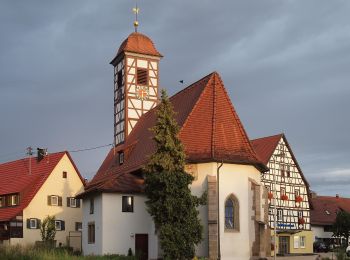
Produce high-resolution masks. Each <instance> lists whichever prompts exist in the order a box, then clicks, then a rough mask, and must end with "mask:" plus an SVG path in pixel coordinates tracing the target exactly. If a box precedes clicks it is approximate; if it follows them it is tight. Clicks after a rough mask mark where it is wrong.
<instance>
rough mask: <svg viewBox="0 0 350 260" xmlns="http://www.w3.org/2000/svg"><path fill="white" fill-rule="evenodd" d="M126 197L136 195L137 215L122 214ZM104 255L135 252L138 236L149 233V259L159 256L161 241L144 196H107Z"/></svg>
mask: <svg viewBox="0 0 350 260" xmlns="http://www.w3.org/2000/svg"><path fill="white" fill-rule="evenodd" d="M122 196H134V212H122ZM102 201H103V208H102V212H103V213H102V220H103V239H102V240H103V247H102V253H103V254H124V255H126V254H127V253H128V249H129V248H131V249H132V251H133V253H135V234H148V257H149V258H150V259H156V258H157V257H158V240H157V237H156V235H155V228H154V224H153V221H152V218H151V216H150V215H149V214H148V212H147V211H146V206H145V201H146V197H145V196H144V195H135V194H116V193H103V195H102Z"/></svg>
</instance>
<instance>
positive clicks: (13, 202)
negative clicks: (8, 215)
mask: <svg viewBox="0 0 350 260" xmlns="http://www.w3.org/2000/svg"><path fill="white" fill-rule="evenodd" d="M18 204H19V196H18V195H17V194H15V195H11V206H16V205H18Z"/></svg>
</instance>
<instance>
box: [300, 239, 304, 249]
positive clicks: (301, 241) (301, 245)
mask: <svg viewBox="0 0 350 260" xmlns="http://www.w3.org/2000/svg"><path fill="white" fill-rule="evenodd" d="M300 248H305V237H304V236H302V237H300Z"/></svg>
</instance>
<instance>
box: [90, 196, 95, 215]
mask: <svg viewBox="0 0 350 260" xmlns="http://www.w3.org/2000/svg"><path fill="white" fill-rule="evenodd" d="M94 204H95V202H94V198H91V199H90V214H94V206H95V205H94Z"/></svg>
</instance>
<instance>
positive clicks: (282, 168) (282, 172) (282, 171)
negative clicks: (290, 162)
mask: <svg viewBox="0 0 350 260" xmlns="http://www.w3.org/2000/svg"><path fill="white" fill-rule="evenodd" d="M284 168H285V166H284V164H280V169H281V177H282V178H284V173H285V170H284Z"/></svg>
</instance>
